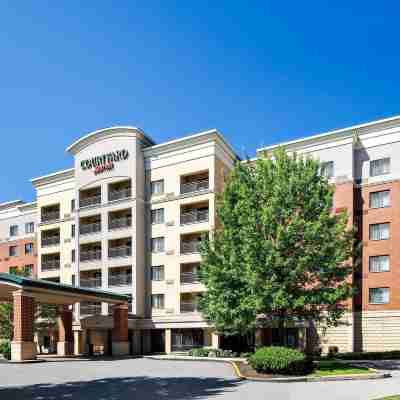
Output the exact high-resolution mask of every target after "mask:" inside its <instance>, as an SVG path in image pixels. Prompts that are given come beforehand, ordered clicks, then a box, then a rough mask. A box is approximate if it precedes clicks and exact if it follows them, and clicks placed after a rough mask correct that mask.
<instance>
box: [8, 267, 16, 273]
mask: <svg viewBox="0 0 400 400" xmlns="http://www.w3.org/2000/svg"><path fill="white" fill-rule="evenodd" d="M8 273H10V274H14V275H16V274H17V273H18V267H10V268H9V269H8Z"/></svg>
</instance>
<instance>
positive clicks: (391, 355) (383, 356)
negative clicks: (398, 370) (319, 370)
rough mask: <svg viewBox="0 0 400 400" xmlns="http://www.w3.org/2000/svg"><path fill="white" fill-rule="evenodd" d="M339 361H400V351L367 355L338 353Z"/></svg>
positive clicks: (369, 353)
mask: <svg viewBox="0 0 400 400" xmlns="http://www.w3.org/2000/svg"><path fill="white" fill-rule="evenodd" d="M334 358H335V359H337V360H399V359H400V350H393V351H377V352H372V351H371V352H365V353H361V352H360V353H337V354H335V357H334Z"/></svg>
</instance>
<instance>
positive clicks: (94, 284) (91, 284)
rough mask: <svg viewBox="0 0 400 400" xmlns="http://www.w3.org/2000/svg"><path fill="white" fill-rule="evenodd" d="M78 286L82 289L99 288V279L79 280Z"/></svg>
mask: <svg viewBox="0 0 400 400" xmlns="http://www.w3.org/2000/svg"><path fill="white" fill-rule="evenodd" d="M79 286H81V287H84V288H99V287H101V277H99V278H81V279H80V282H79Z"/></svg>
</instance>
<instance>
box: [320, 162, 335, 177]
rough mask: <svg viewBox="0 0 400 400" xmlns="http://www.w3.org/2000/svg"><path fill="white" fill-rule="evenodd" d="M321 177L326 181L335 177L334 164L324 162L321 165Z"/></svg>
mask: <svg viewBox="0 0 400 400" xmlns="http://www.w3.org/2000/svg"><path fill="white" fill-rule="evenodd" d="M321 175H322V176H324V177H325V178H327V179H331V178H333V177H334V176H335V162H334V161H324V162H322V163H321Z"/></svg>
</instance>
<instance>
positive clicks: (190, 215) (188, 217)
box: [181, 208, 208, 225]
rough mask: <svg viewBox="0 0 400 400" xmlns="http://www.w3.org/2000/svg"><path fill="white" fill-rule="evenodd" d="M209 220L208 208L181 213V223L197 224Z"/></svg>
mask: <svg viewBox="0 0 400 400" xmlns="http://www.w3.org/2000/svg"><path fill="white" fill-rule="evenodd" d="M207 221H208V208H207V209H201V210H197V209H195V210H191V211H185V212H184V213H182V214H181V225H187V224H197V223H200V222H207Z"/></svg>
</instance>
